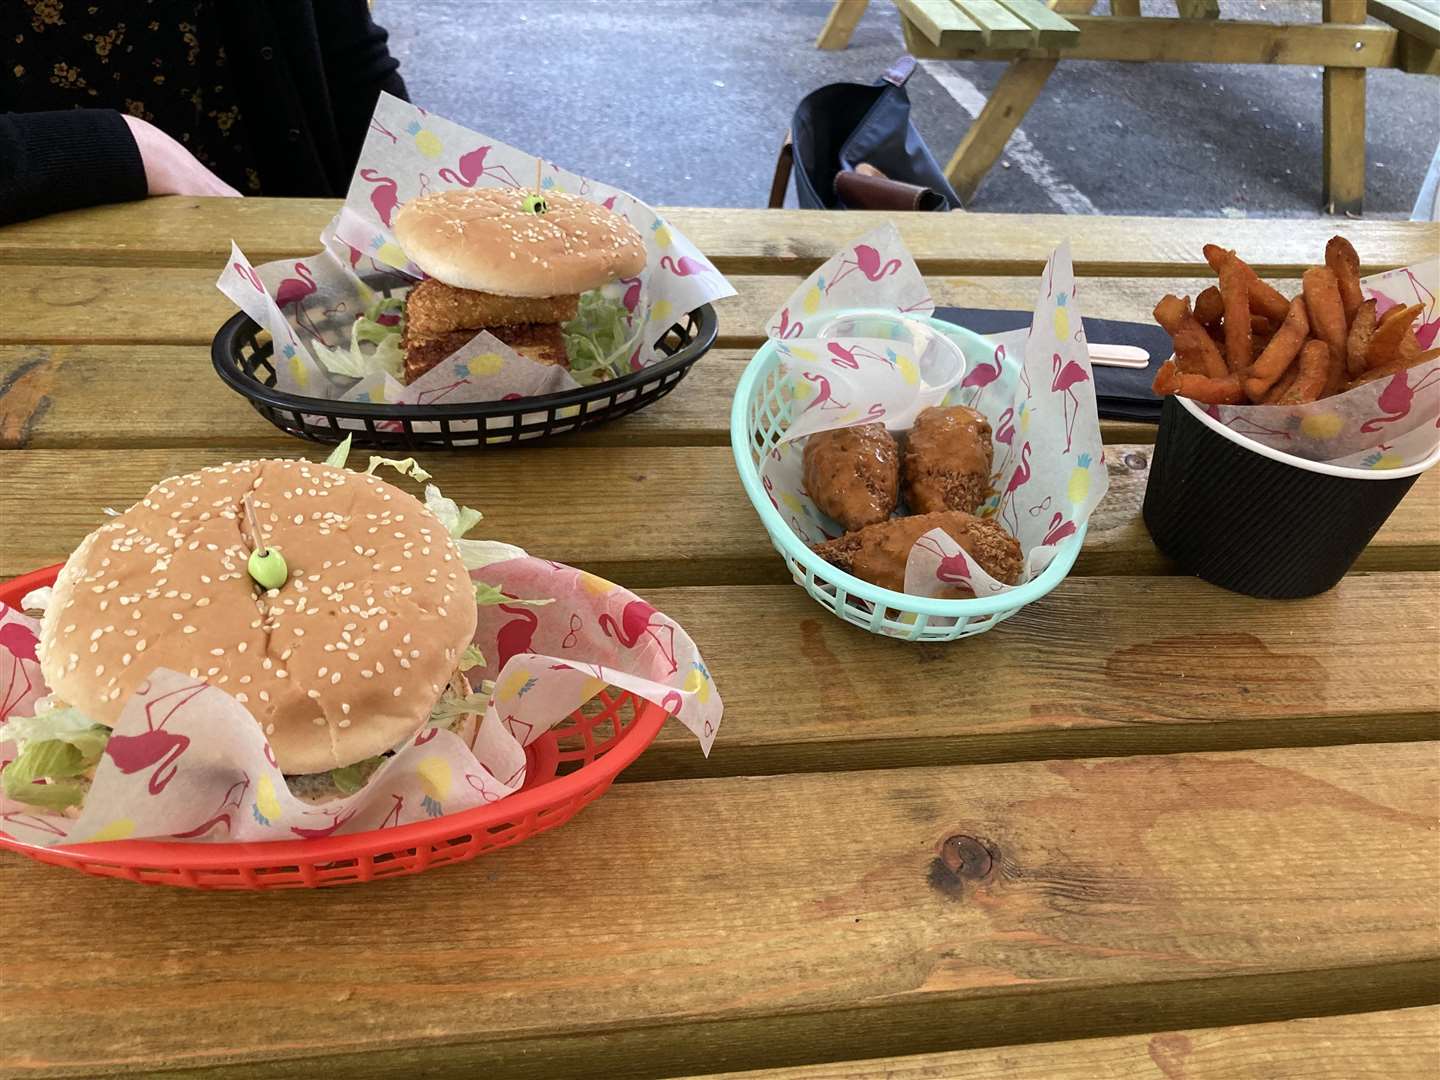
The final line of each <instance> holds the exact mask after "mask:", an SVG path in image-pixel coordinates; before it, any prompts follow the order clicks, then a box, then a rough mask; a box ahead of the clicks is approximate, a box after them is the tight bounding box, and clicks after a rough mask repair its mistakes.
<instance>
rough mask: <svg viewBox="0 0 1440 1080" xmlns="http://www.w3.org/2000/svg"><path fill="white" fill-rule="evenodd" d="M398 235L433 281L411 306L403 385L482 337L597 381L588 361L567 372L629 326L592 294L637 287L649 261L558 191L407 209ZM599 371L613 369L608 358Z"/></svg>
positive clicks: (597, 212)
mask: <svg viewBox="0 0 1440 1080" xmlns="http://www.w3.org/2000/svg"><path fill="white" fill-rule="evenodd" d="M394 232H395V238H396V240H397V241H398V242H399V244H400V247H401V248H402V249H403V250H404V252H405V256H406V258H408V259H409V260H410V261H411V262H412V263H414V264H415V265H416V266H418V267H419V268H420V269H421V270H423V271H424V272H425V274H426V280H424V281H422V282H420V283H419V284H417V285H416V286H414V287H413V288H412V289H411V290H410V292H409V294H408V296H407V297H406V302H405V333H404V340H403V343H402V344H403V347H404V350H405V371H404V378H405V382H407V383H409V382H413V381H414V380H415V379H417V378H419V377H420V376H421V375H423V374H424V373H425V372H427V371H429V370H430V369H431V368H433V367H434V366H435V365H436V364H438V363H440V362H441V361H442V360H444V359H445V358H446V357H447V356H449V355H450V354H451V353H453V352H455V351H456V350H457V349H459V348H460V347H461V346H462V345H464V344H465V343H466V342H468V341H469V340H470V339H471V338H473V337H475V335H476V334H478V333H480V332H481V331H482V330H485V331H489V332H490V333H491V334H492V335H494V336H495V337H496V338H498V339H499V340H500V341H502V342H504V343H505V344H506V345H507V346H509V347H510V348H511V349H513V350H514V351H515V352H517V353H519V354H520V355H522V356H525V357H528V358H529V359H531V360H535V361H537V362H539V363H542V364H555V365H561V366H565V367H570V368H571V369H572V370H573V371H575V372H576V374H577V375H579V374H588V373H590V372H591V370H592V369H593V368H594V367H595V366H596V364H595V361H596V360H597V359H600V358H598V357H596V356H593V355H588V354H589V353H593V352H595V351H596V350H594V349H589V350H586V352H587V355H586V356H585V358H584V363H583V364H581V363H579V362H575V363H572V361H578V359H579V358H577V357H574V356H572V352H574V345H575V344H576V340H575V339H576V338H584V337H595V336H597V334H596V331H601V330H603V331H605V332H606V333H605V335H604V336H605V337H607V338H609V339H614V338H615V337H617V336H619V335H620V326H621V323H622V320H623V317H624V315H625V314H626V313H625V311H624V308H623V307H620V306H619V305H618V304H616V303H615V302H613V301H605V300H604V299H603V298H601V297H600V296H599V294H597V293H595V292H594V290H597V289H599V288H600V287H601V286H603V285H606V284H608V283H610V282H612V281H615V280H617V279H619V278H628V277H634V276H635V275H637V274H639V273H640V271H641V270H643V269H644V268H645V261H646V258H645V243H644V241H643V240H642V239H641V237H640V234H639V233H638V232H637V231H636V230H635V227H634V226H633V225H631V224H630V223H629V222H628V221H626V220H625V219H624V218H623V217H621V216H620V215H619V214H617V213H615V212H613V211H611V210H607V209H606V208H605V207H603V206H600V205H599V204H597V203H593V202H590V201H589V200H588V199H583V198H581V197H580V196H578V195H567V194H565V193H563V192H558V191H549V192H546V193H545V194H544V196H543V197H542V196H540V195H537V194H535V193H533V192H527V191H522V190H517V189H514V188H464V189H458V190H455V191H443V192H437V193H435V194H432V195H423V196H421V197H420V198H418V199H414V200H412V201H410V202H408V203H406V204H405V205H404V206H403V207H401V208H400V211H399V213H397V214H396V215H395V221H394ZM582 309H584V310H583V311H582ZM582 315H583V316H584V317H583V318H582ZM625 329H627V330H628V329H629V328H628V326H626V327H625ZM567 338H568V339H569V340H568V341H567ZM623 343H624V340H623V338H622V340H620V341H614V340H611V341H610V342H609V344H610V345H613V346H615V347H618V346H619V345H621V344H623ZM601 351H604V350H601ZM603 359H604V360H605V361H606V362H607V364H606V365H605V366H608V362H610V361H611V360H613V357H604V358H603ZM609 374H613V371H611V372H607V377H608V375H609Z"/></svg>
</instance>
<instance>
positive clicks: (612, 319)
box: [560, 289, 644, 386]
mask: <svg viewBox="0 0 1440 1080" xmlns="http://www.w3.org/2000/svg"><path fill="white" fill-rule="evenodd" d="M643 328H644V323H643V322H641V321H639V320H634V321H633V322H632V320H631V317H630V313H629V312H628V311H626V310H625V305H624V304H622V303H620V301H619V300H611V299H610V298H609V297H607V296H605V295H604V294H603V293H601V292H600V291H599V290H598V289H592V290H591V291H590V292H587V293H581V294H580V304H579V309H578V310H577V311H576V312H575V318H573V319H571V320H570V321H569V322H567V323H565V324H564V325H563V326H561V328H560V329H561V332H562V333H563V334H564V337H565V352H566V354H567V357H568V359H569V361H570V373H571V374H572V375H574V376H575V381H576V382H578V383H579V384H580V385H581V386H589V385H591V384H593V383H598V382H604V381H605V380H606V379H613V378H615V377H616V375H618V374H619V373H620V371H621V369H622V367H623V366H624V365H625V364H626V363H627V362H628V361H629V359H630V354H631V352H633V351H634V349H635V345H636V344H637V343H638V340H639V337H640V332H641V330H642V329H643Z"/></svg>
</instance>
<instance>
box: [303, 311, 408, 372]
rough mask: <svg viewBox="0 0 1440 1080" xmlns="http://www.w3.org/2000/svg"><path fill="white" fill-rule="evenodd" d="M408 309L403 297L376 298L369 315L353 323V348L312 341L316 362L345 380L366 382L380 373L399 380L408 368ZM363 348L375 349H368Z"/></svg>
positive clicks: (368, 312) (351, 328)
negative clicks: (404, 338)
mask: <svg viewBox="0 0 1440 1080" xmlns="http://www.w3.org/2000/svg"><path fill="white" fill-rule="evenodd" d="M404 310H405V301H404V300H402V299H400V298H399V297H378V298H376V299H375V300H373V301H371V302H370V303H369V304H367V305H366V307H365V314H363V315H362V316H360V318H358V319H356V320H355V321H354V322H353V323H351V324H350V346H349V348H345V349H341V348H336V347H334V346H330V345H326V344H325V343H324V342H322V341H319V340H318V339H317V340H312V341H311V342H310V346H311V349H312V350H313V351H314V353H315V359H316V360H318V361H319V362H320V365H321V366H322V367H323V368H324V369H325V370H326V371H328V372H330V374H332V375H340V376H343V377H345V378H352V379H363V378H365V377H366V376H369V375H373V374H375V373H376V372H377V371H384V372H387V373H388V374H390V375H393V376H395V377H396V378H399V377H400V373H401V371H403V370H404V367H405V350H404V349H403V348H401V346H400V342H401V337H402V334H403V333H404V327H405V320H404V316H403V312H404ZM382 319H383V320H385V321H383V322H382V321H381V320H382ZM362 345H371V346H374V347H373V348H371V349H368V350H367V349H362V348H361V346H362Z"/></svg>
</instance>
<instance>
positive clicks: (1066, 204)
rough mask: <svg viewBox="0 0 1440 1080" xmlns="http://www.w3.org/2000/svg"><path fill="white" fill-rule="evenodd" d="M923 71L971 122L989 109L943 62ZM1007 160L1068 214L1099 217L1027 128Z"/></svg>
mask: <svg viewBox="0 0 1440 1080" xmlns="http://www.w3.org/2000/svg"><path fill="white" fill-rule="evenodd" d="M919 64H920V67H922V68H923V69H924V70H925V74H927V75H929V76H930V77H931V78H932V79H934V80H935V81H936V82H937V83H939V84H940V85H941V86H942V87H943V88H944V89H945V92H946V93H947V94H949V95H950V97H951V99H952V100H954V102H955V104H957V105H959V106H960V108H962V109H964V110H965V112H966V113H968V114H969V116H970V119H972V120H973V119H975V117H977V116H979V115H980V110H981V109H983V108H985V95H984V94H982V93H981V92H980V89H979V87H977V86H976V85H975V84H974V83H972V82H971V81H970V80H969V79H967V78H965V77H964V76H963V75H960V74H958V73H957V72H956V71H954V70H953V69H952V68H951V67H950V66H949V64H947V63H946V62H945V61H943V60H921V61H919ZM1004 156H1005V157H1008V158H1009V159H1010V160H1011V161H1013V162H1014V163H1015V164H1016V165H1018V166H1019V167H1020V171H1021V172H1023V173H1024V174H1025V175H1026V176H1028V177H1029V178H1030V179H1031V180H1033V181H1035V183H1036V184H1037V185H1038V186H1039V188H1040V190H1041V191H1043V192H1045V194H1046V195H1048V196H1049V197H1050V201H1051V202H1053V203H1054V204H1055V205H1056V206H1058V207H1059V208H1060V210H1061V212H1062V213H1066V214H1098V213H1099V211H1098V210H1096V209H1095V204H1094V203H1093V202H1091V201H1090V199H1089V197H1088V196H1087V195H1086V194H1085V193H1084V192H1083V191H1081V190H1080V189H1079V188H1077V187H1076V186H1075V185H1074V184H1071V183H1070V182H1069V181H1067V180H1066V179H1064V177H1062V176H1061V175H1060V174H1059V173H1057V172H1056V171H1055V169H1054V168H1053V167H1052V166H1051V164H1050V162H1049V161H1048V160H1046V158H1045V155H1044V154H1042V153H1041V152H1040V150H1039V149H1038V148H1037V147H1036V146H1035V144H1034V143H1032V142H1031V141H1030V137H1029V136H1028V135H1026V134H1025V129H1024V128H1023V127H1017V128H1016V129H1015V133H1014V134H1013V135H1011V136H1010V141H1009V142H1008V143H1006V144H1005V154H1004Z"/></svg>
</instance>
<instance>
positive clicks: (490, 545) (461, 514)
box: [425, 484, 525, 570]
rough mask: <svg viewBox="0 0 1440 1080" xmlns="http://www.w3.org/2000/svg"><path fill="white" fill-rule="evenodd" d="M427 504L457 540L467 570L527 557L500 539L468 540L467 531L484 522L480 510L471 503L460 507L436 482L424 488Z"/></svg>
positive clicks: (522, 550) (519, 549) (521, 550)
mask: <svg viewBox="0 0 1440 1080" xmlns="http://www.w3.org/2000/svg"><path fill="white" fill-rule="evenodd" d="M425 505H426V506H427V507H428V508H429V509H430V512H431V513H432V514H434V515H435V516H436V517H437V518H439V519H440V524H442V525H444V526H445V531H446V532H448V533H449V534H450V535H451V537H452V538H453V539H454V540H455V545H456V546H457V547H458V548H459V549H460V560H461V562H463V563H464V564H465V569H466V570H479V569H480V568H481V567H482V566H489V565H490V564H491V563H498V562H506V561H508V560H510V559H521V558H524V557H525V551H524V549H523V548H518V547H515V546H514V545H513V544H502V543H500V542H499V541H498V540H466V539H465V534H466V533H467V532H469V531H470V530H471V529H473V528H474V527H475V526H476V525H478V524H479V523H480V521H481V514H480V511H479V510H475V509H473V508H471V507H469V506H460V505H459V504H458V503H456V502H455V500H454V499H447V498H446V497H445V496H444V495H442V494H440V489H439V488H438V487H436V486H435V485H434V484H430V485H428V486H427V487H426V488H425Z"/></svg>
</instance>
